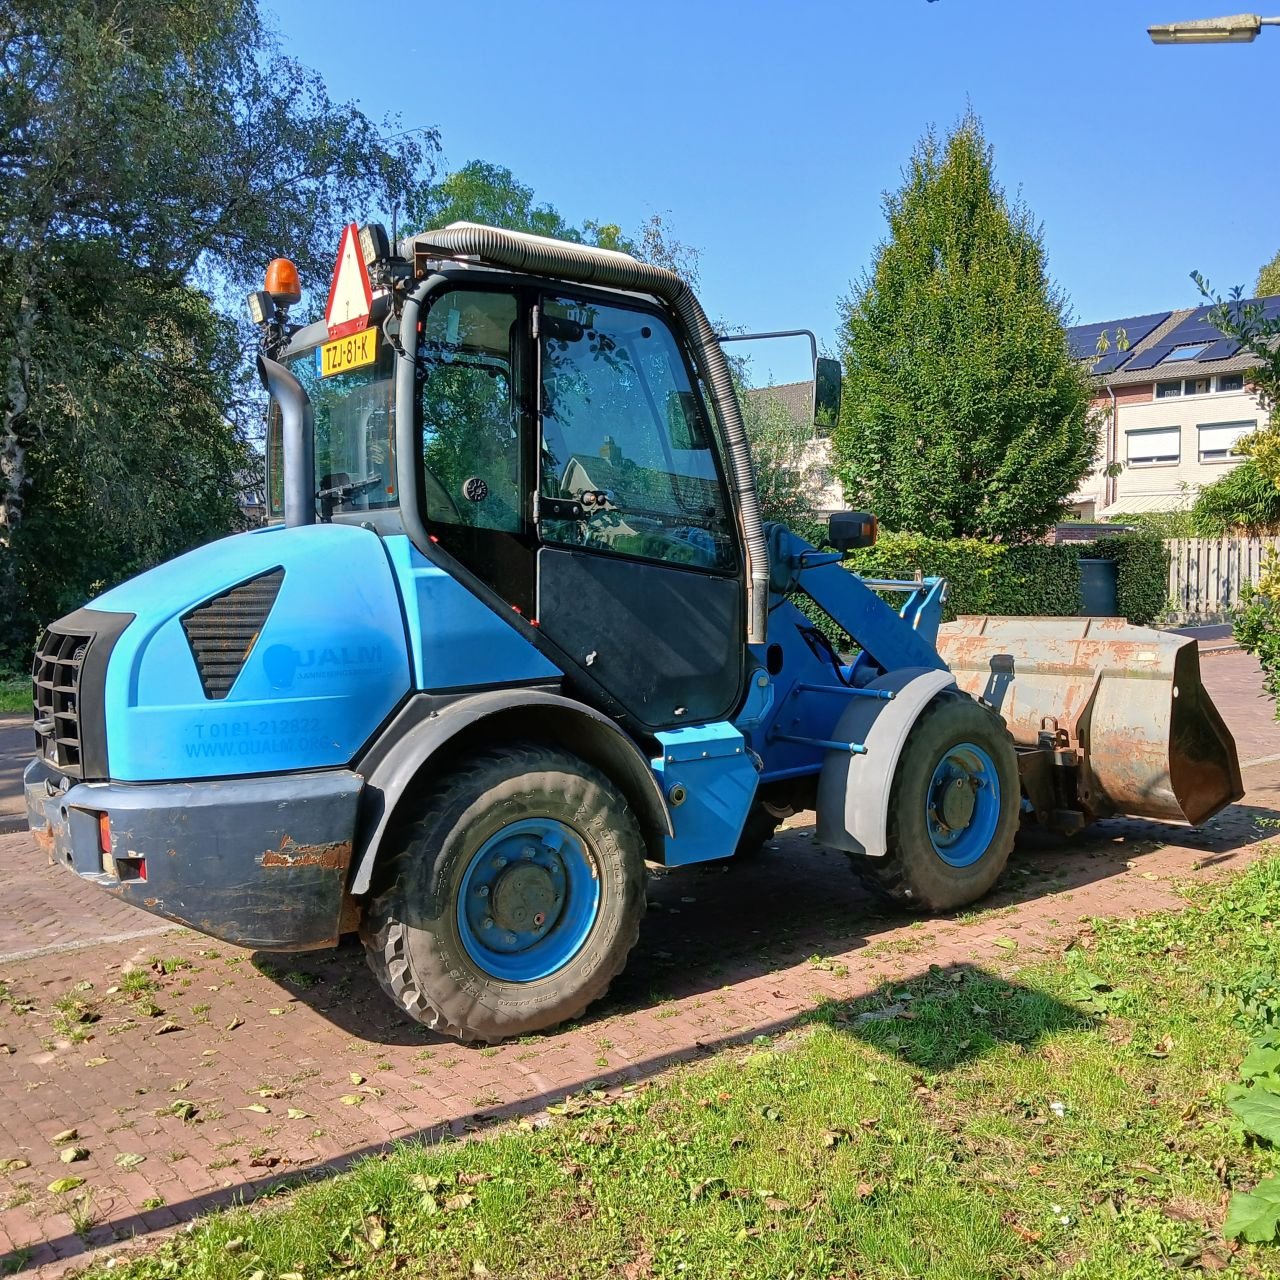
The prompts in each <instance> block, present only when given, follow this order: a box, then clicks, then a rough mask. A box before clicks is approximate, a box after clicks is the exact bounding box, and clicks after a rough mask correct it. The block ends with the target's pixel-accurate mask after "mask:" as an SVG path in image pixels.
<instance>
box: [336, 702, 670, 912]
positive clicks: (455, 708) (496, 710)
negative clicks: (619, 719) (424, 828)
mask: <svg viewBox="0 0 1280 1280" xmlns="http://www.w3.org/2000/svg"><path fill="white" fill-rule="evenodd" d="M397 732H398V731H397V728H396V724H395V722H393V723H392V725H391V726H390V727H389V729H388V730H387V733H388V734H389V735H396V734H397ZM531 738H532V739H536V740H538V741H541V742H551V743H555V744H556V745H558V746H563V747H565V748H567V749H568V750H570V751H572V752H573V753H574V754H575V755H576V756H579V757H580V758H581V759H583V760H586V761H588V762H589V763H591V764H593V765H595V766H596V768H598V769H600V770H601V771H602V772H604V773H605V774H607V775H608V776H609V778H611V779H612V780H613V782H614V783H615V784H616V785H617V786H618V788H619V789H620V790H621V791H622V793H623V794H624V795H625V796H626V798H627V801H628V803H629V804H630V805H631V808H632V810H633V811H634V813H635V815H636V818H637V820H638V822H639V823H640V827H641V830H642V831H643V832H644V834H645V838H646V840H647V841H648V842H649V844H650V848H651V849H653V848H656V847H657V844H656V842H658V841H660V840H661V838H662V837H663V836H668V835H671V834H673V832H672V827H671V814H670V812H669V811H668V809H667V802H666V799H665V797H664V796H663V794H662V789H661V787H660V786H659V785H658V781H657V779H656V778H655V777H654V776H653V771H652V770H651V769H650V767H649V761H648V760H647V759H646V758H645V756H644V753H643V752H642V751H641V750H640V748H639V747H637V746H636V744H635V743H634V742H632V740H631V739H630V738H629V737H627V735H626V734H625V733H623V731H622V730H621V729H619V728H618V726H617V725H616V724H614V722H613V721H612V720H610V719H609V718H608V717H607V716H604V715H602V714H601V713H600V712H599V711H596V710H595V709H594V708H592V707H588V706H586V705H584V704H583V703H581V702H575V701H574V700H573V699H572V698H565V697H562V696H561V695H560V694H557V693H549V692H547V691H546V690H542V689H527V688H526V689H494V690H490V691H488V692H485V693H477V694H473V695H470V696H468V697H465V698H460V699H458V700H457V701H456V702H451V703H449V704H448V705H447V706H445V707H444V708H442V709H441V710H440V711H438V712H436V713H434V714H432V715H430V716H428V717H427V718H426V719H422V720H418V721H417V722H416V723H413V724H412V725H411V726H410V727H408V728H407V729H405V730H404V731H403V733H399V736H396V737H395V740H394V741H392V742H391V743H390V745H389V746H387V747H386V749H385V750H382V749H381V747H382V745H383V744H381V743H380V744H379V751H378V755H377V762H376V763H375V764H374V765H373V767H372V769H371V770H370V771H369V773H368V774H367V775H366V779H365V788H364V795H363V797H362V802H361V815H360V823H359V827H358V829H357V832H356V846H355V851H354V857H353V859H352V865H353V867H354V872H353V874H352V878H351V884H350V892H351V893H352V894H353V895H358V894H362V893H368V892H369V888H370V886H371V884H372V883H373V868H374V864H375V863H376V861H377V857H378V850H379V848H380V847H381V844H382V840H383V837H384V836H385V835H386V833H387V828H388V826H389V825H390V823H391V820H392V817H393V816H394V814H395V812H396V808H397V806H398V805H399V803H400V801H401V799H402V798H404V796H405V795H406V793H408V792H410V791H411V790H412V789H413V787H414V784H415V782H416V781H417V780H418V778H419V777H420V776H421V775H423V774H424V772H425V773H426V774H427V776H428V779H429V777H430V775H431V774H432V773H439V772H441V771H442V770H444V769H447V768H448V767H449V766H450V765H451V764H452V763H454V762H455V761H456V760H457V759H458V758H459V756H460V755H461V754H462V753H464V752H467V751H473V750H479V749H483V748H484V747H486V746H492V745H494V744H495V743H502V742H514V741H520V740H526V741H527V740H529V739H531ZM428 785H429V782H428ZM655 856H657V855H656V854H655Z"/></svg>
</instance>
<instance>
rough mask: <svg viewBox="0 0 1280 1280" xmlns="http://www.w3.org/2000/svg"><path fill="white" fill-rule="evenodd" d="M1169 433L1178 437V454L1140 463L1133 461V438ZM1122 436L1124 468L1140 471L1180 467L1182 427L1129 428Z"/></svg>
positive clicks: (1157, 457)
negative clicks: (1123, 439)
mask: <svg viewBox="0 0 1280 1280" xmlns="http://www.w3.org/2000/svg"><path fill="white" fill-rule="evenodd" d="M1171 431H1172V432H1174V433H1176V435H1177V437H1178V452H1177V453H1176V454H1175V455H1174V456H1173V457H1172V458H1168V457H1166V456H1164V455H1163V454H1158V455H1155V456H1153V457H1151V458H1148V459H1145V460H1142V461H1135V460H1134V458H1133V456H1132V454H1133V446H1132V443H1131V442H1132V440H1133V438H1134V436H1152V435H1156V434H1157V433H1159V434H1163V435H1167V434H1168V433H1169V432H1171ZM1124 435H1125V446H1124V456H1125V466H1127V467H1137V468H1140V469H1142V470H1147V469H1149V468H1152V467H1176V466H1180V465H1181V463H1182V427H1181V426H1180V425H1171V426H1166V427H1131V428H1130V429H1129V430H1127V431H1126V432H1125V433H1124Z"/></svg>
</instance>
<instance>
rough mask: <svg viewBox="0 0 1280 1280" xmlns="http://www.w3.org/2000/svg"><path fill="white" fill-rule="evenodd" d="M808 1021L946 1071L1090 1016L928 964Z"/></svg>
mask: <svg viewBox="0 0 1280 1280" xmlns="http://www.w3.org/2000/svg"><path fill="white" fill-rule="evenodd" d="M808 1021H809V1022H811V1023H821V1024H823V1025H826V1026H830V1027H834V1028H836V1029H838V1030H840V1031H843V1032H845V1033H847V1034H849V1035H852V1036H856V1037H857V1038H858V1039H859V1040H861V1041H863V1042H864V1043H865V1044H867V1045H869V1046H871V1047H873V1048H875V1049H879V1050H881V1051H882V1052H884V1053H892V1054H894V1055H896V1056H897V1057H899V1058H901V1059H902V1060H903V1061H904V1062H909V1063H910V1064H911V1065H912V1066H916V1067H920V1068H922V1069H923V1070H926V1071H946V1070H948V1069H950V1068H951V1067H955V1066H958V1065H960V1064H962V1063H965V1062H969V1061H972V1060H973V1059H975V1058H980V1057H983V1056H984V1055H985V1054H988V1053H990V1052H991V1051H992V1050H994V1049H995V1048H997V1047H998V1046H1000V1045H1006V1044H1018V1045H1022V1046H1023V1047H1024V1048H1030V1047H1031V1046H1033V1045H1035V1044H1036V1043H1037V1042H1038V1041H1039V1040H1040V1039H1041V1038H1042V1037H1044V1036H1049V1035H1053V1034H1055V1033H1057V1032H1060V1031H1071V1030H1083V1029H1085V1028H1088V1027H1091V1026H1092V1025H1093V1019H1092V1018H1090V1017H1089V1016H1088V1015H1087V1014H1084V1013H1082V1012H1081V1011H1080V1010H1079V1009H1074V1008H1072V1007H1071V1006H1070V1005H1067V1004H1063V1003H1062V1001H1060V1000H1058V999H1056V998H1055V997H1053V996H1051V995H1048V994H1046V993H1045V992H1043V991H1036V990H1035V989H1034V988H1031V987H1025V986H1022V985H1020V984H1019V983H1016V982H1009V981H1007V980H1006V979H1004V978H1001V977H1000V976H999V975H997V974H994V973H991V972H989V971H988V970H986V969H983V968H980V967H979V966H977V965H971V964H950V965H945V966H941V965H931V966H930V967H929V971H928V972H927V973H925V974H922V975H920V976H919V977H917V978H912V979H911V980H910V981H906V982H885V983H882V984H881V985H880V986H879V987H877V988H876V990H875V991H874V992H872V993H871V994H870V995H868V996H863V997H861V998H860V999H856V1000H838V1001H831V1002H828V1003H826V1004H823V1005H822V1006H820V1007H819V1008H818V1009H817V1010H815V1011H814V1013H813V1014H811V1015H810V1017H809V1019H808Z"/></svg>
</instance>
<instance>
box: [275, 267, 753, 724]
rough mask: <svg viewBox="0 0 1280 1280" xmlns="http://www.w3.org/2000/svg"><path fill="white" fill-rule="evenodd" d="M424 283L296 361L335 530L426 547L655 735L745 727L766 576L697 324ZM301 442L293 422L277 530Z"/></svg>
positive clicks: (319, 493)
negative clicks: (751, 617) (353, 529)
mask: <svg viewBox="0 0 1280 1280" xmlns="http://www.w3.org/2000/svg"><path fill="white" fill-rule="evenodd" d="M399 265H400V266H402V267H403V266H404V265H405V264H403V263H400V264H399ZM415 275H416V277H417V278H413V279H409V280H401V281H400V282H399V284H398V289H399V293H398V295H397V302H396V305H395V306H394V307H386V308H384V309H383V319H382V323H381V324H377V325H375V324H373V323H371V324H370V326H369V327H368V328H367V329H366V330H365V331H363V336H362V337H360V338H359V340H358V342H357V341H356V340H355V339H353V337H352V336H351V335H345V336H340V337H338V338H337V339H333V338H330V337H329V334H330V333H331V332H332V325H331V324H329V325H326V324H314V325H309V326H307V327H306V328H302V329H299V330H297V331H296V332H295V333H293V334H292V335H291V336H290V337H288V339H287V340H285V341H283V342H282V343H281V347H280V355H281V359H282V362H283V364H284V365H285V366H286V367H287V369H288V370H289V371H290V372H291V373H292V374H293V376H294V377H295V378H296V379H297V381H298V383H299V384H300V385H301V388H302V390H303V391H304V392H305V393H306V396H307V398H308V400H309V401H310V405H311V411H312V415H313V421H314V477H313V480H314V483H313V492H314V494H315V517H316V519H318V520H320V521H335V522H343V523H355V524H362V525H366V526H369V527H372V528H374V529H376V530H377V531H378V532H379V533H381V534H383V535H392V534H401V533H403V534H406V535H407V536H408V537H409V538H410V539H411V540H412V542H413V543H414V546H415V549H416V551H417V552H418V553H419V554H420V555H421V556H423V557H425V558H426V559H427V560H429V561H433V562H435V563H438V564H440V565H441V566H442V567H444V568H445V569H446V570H447V571H448V572H449V573H450V574H451V575H453V576H455V577H456V578H457V579H458V580H460V581H462V582H463V583H464V584H465V585H467V586H468V587H470V588H471V589H472V590H473V591H475V593H476V594H478V595H480V597H481V598H482V599H484V600H486V602H487V603H489V604H491V605H493V606H494V607H496V608H499V609H501V610H503V611H504V612H506V613H507V615H508V616H511V615H515V616H514V618H513V621H514V622H515V623H516V625H517V626H522V627H527V628H528V629H529V634H530V638H531V639H532V640H533V642H534V643H535V644H536V645H537V646H538V647H539V648H540V649H542V650H543V652H544V654H545V655H546V656H547V657H549V658H550V660H551V661H552V662H553V663H554V664H555V665H556V666H557V667H559V668H560V669H561V670H563V671H565V672H566V675H567V676H568V678H569V680H570V682H571V683H572V684H573V685H574V687H575V688H576V689H577V691H578V692H579V694H580V696H582V697H583V698H584V699H585V700H587V701H589V702H594V703H595V704H596V705H599V706H601V708H602V709H604V710H606V711H608V712H609V713H610V714H611V715H613V716H614V717H615V718H617V719H619V720H622V721H626V722H629V723H631V724H632V725H633V726H634V727H635V728H637V729H640V730H642V731H653V730H660V729H665V728H672V727H681V726H683V725H686V724H697V723H703V722H707V721H715V720H720V719H725V718H728V717H731V716H732V715H733V713H734V712H735V710H736V709H737V707H738V705H739V704H740V702H741V697H742V691H743V684H744V669H745V662H746V642H745V631H746V594H747V592H746V583H745V567H746V557H745V555H744V549H743V543H742V533H741V528H740V520H739V516H738V513H737V511H736V510H735V507H734V504H733V501H732V498H731V489H730V485H729V483H728V477H727V475H726V469H725V465H724V461H723V456H722V449H721V445H720V439H719V434H718V430H717V427H716V425H715V418H714V415H713V413H712V410H711V407H710V403H709V396H708V393H707V389H706V388H705V387H704V385H703V383H702V380H701V379H700V377H699V375H698V372H697V370H696V368H695V365H694V363H693V361H692V360H691V359H690V356H689V350H690V343H689V340H688V338H687V336H686V335H685V334H684V333H683V332H682V329H681V325H680V322H679V319H678V317H677V316H676V315H674V314H673V313H672V312H671V311H670V310H668V309H667V308H666V307H664V306H663V305H662V304H661V303H660V302H658V301H657V300H656V299H654V298H653V297H650V296H647V295H640V294H633V293H628V292H625V291H622V290H618V289H600V288H596V287H589V286H583V285H577V284H569V283H566V282H556V281H547V280H531V279H530V278H529V277H527V276H523V275H519V274H516V273H513V272H509V271H505V270H501V269H494V268H491V267H481V266H477V265H475V264H471V263H461V262H452V261H449V260H447V259H441V260H435V261H432V262H431V263H430V264H429V269H427V270H425V271H417V272H415ZM335 287H336V286H335ZM375 310H376V308H375ZM410 333H412V334H414V335H415V336H416V342H415V343H414V344H412V350H410V349H409V348H408V347H407V346H406V343H405V341H404V335H407V334H410ZM406 406H407V407H406ZM282 439H283V420H282V415H281V412H280V408H279V406H278V405H277V404H276V402H275V401H273V404H272V411H271V415H270V418H269V437H268V470H269V476H268V495H269V504H270V505H269V512H268V515H269V519H272V520H279V519H281V518H283V517H284V515H285V509H284V508H285V504H284V492H285V485H284V480H283V475H284V467H285V458H284V449H283V445H282V443H281V442H282Z"/></svg>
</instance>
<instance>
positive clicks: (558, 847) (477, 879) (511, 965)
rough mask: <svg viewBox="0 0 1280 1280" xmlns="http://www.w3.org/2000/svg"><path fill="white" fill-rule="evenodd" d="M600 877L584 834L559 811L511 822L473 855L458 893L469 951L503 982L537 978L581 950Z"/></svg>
mask: <svg viewBox="0 0 1280 1280" xmlns="http://www.w3.org/2000/svg"><path fill="white" fill-rule="evenodd" d="M599 914H600V877H599V874H598V872H597V870H596V865H595V862H594V860H593V859H592V857H591V856H590V854H589V853H588V852H587V848H586V845H585V844H584V842H583V840H582V837H581V836H580V835H578V833H577V832H576V831H575V830H574V829H573V828H572V827H570V826H569V825H568V824H567V823H564V822H560V821H558V820H556V819H554V818H527V819H524V820H523V821H520V822H511V823H508V824H507V825H506V826H505V827H503V828H502V829H501V830H499V831H497V832H495V833H494V834H493V835H491V836H490V837H489V838H488V839H487V840H486V841H485V842H484V844H482V845H481V846H480V848H479V849H477V850H476V852H475V853H474V854H473V855H472V857H471V861H470V862H469V863H468V864H467V869H466V871H465V872H464V873H463V876H462V885H461V887H460V889H459V893H458V903H457V917H458V933H459V936H460V937H461V939H462V945H463V947H464V948H465V950H466V952H467V955H468V956H470V957H471V959H472V960H473V961H474V962H475V963H476V964H477V965H478V966H479V967H480V968H481V969H482V970H483V971H484V972H485V973H486V974H488V975H489V976H490V977H491V978H496V979H498V980H499V981H501V982H536V981H538V979H539V978H549V977H550V976H551V975H552V974H553V973H556V972H558V971H559V970H560V969H563V968H564V966H565V965H567V964H568V963H569V961H570V960H572V959H573V957H574V956H576V955H577V954H578V952H579V951H581V950H582V947H583V945H584V944H585V942H586V940H587V938H588V937H589V936H590V934H591V930H592V928H593V927H594V925H595V922H596V918H597V917H598V916H599Z"/></svg>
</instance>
